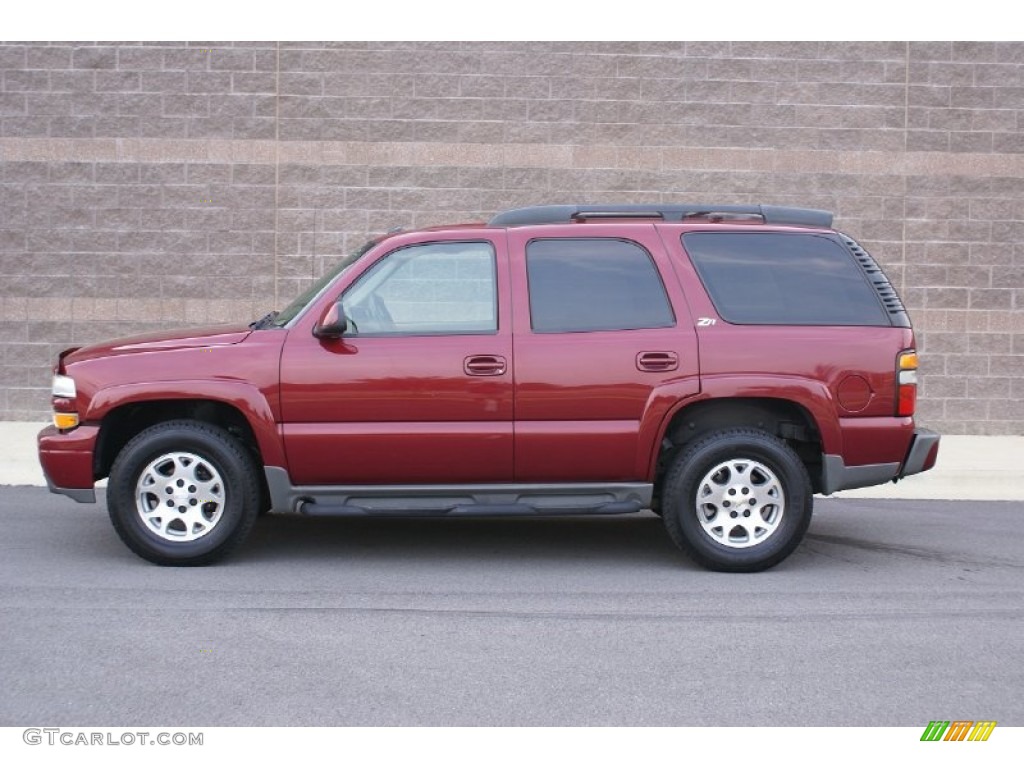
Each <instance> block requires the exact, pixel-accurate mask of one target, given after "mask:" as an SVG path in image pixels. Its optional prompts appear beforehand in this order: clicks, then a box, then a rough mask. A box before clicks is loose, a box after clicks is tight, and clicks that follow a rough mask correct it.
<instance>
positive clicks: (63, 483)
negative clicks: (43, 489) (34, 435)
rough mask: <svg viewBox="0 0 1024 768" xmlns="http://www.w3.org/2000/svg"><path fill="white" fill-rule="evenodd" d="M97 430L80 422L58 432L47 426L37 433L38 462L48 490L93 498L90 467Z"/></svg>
mask: <svg viewBox="0 0 1024 768" xmlns="http://www.w3.org/2000/svg"><path fill="white" fill-rule="evenodd" d="M99 431H100V430H99V427H92V426H80V427H76V428H75V429H73V430H71V431H70V432H61V431H60V430H59V429H57V428H56V427H54V426H49V427H45V428H44V429H43V430H42V431H41V432H40V433H39V437H38V443H39V463H40V464H41V465H42V467H43V474H44V475H46V484H47V485H48V486H49V487H50V492H51V493H60V494H63V495H64V496H69V497H71V498H72V499H74V500H75V501H79V502H95V501H96V491H95V490H94V488H95V481H94V480H93V472H92V468H93V454H94V450H95V447H96V438H97V436H98V435H99Z"/></svg>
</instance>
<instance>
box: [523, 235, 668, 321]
mask: <svg viewBox="0 0 1024 768" xmlns="http://www.w3.org/2000/svg"><path fill="white" fill-rule="evenodd" d="M526 272H527V277H528V279H529V283H530V321H531V326H532V328H533V330H534V331H537V332H540V333H557V332H564V331H611V330H629V329H633V328H665V327H668V326H671V325H673V324H674V323H675V317H674V316H673V314H672V307H671V306H670V305H669V302H668V297H667V296H666V295H665V286H664V285H662V283H661V277H660V276H659V275H658V270H657V267H655V266H654V262H653V261H652V260H651V257H650V254H648V253H647V251H645V250H644V249H643V248H641V247H640V246H638V245H637V244H636V243H630V242H626V241H625V240H611V239H597V238H594V239H559V240H533V241H531V242H530V244H529V245H527V247H526Z"/></svg>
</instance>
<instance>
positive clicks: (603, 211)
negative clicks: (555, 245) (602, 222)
mask: <svg viewBox="0 0 1024 768" xmlns="http://www.w3.org/2000/svg"><path fill="white" fill-rule="evenodd" d="M736 214H746V215H754V216H760V217H761V219H762V220H763V221H764V223H765V224H779V225H789V226H797V227H819V228H821V229H830V228H831V227H832V213H831V212H830V211H822V210H818V209H815V208H787V207H783V206H778V205H657V204H655V205H534V206H530V207H528V208H513V209H511V210H508V211H502V212H501V213H499V214H497V215H496V216H494V217H493V218H492V219H491V220H490V221H489V222H488V224H489V225H490V226H492V227H523V226H527V225H530V224H572V223H573V222H575V221H579V220H581V219H601V218H605V219H608V218H661V219H662V220H664V221H683V220H684V219H687V218H694V217H702V218H713V217H715V216H717V215H720V216H721V217H722V219H724V220H728V219H729V218H730V217H731V216H735V215H736Z"/></svg>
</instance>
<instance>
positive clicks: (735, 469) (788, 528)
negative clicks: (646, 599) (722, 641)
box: [661, 428, 814, 572]
mask: <svg viewBox="0 0 1024 768" xmlns="http://www.w3.org/2000/svg"><path fill="white" fill-rule="evenodd" d="M698 498H700V499H702V501H700V503H698ZM813 503H814V501H813V493H812V490H811V482H810V478H809V477H808V475H807V468H806V467H805V466H804V464H803V462H802V461H800V458H799V457H798V456H797V455H796V453H794V451H793V449H792V448H790V447H789V446H788V445H787V444H786V443H785V442H783V441H782V440H780V439H779V438H777V437H775V436H773V435H770V434H768V433H767V432H762V431H761V430H758V429H747V428H735V429H724V430H721V431H719V432H713V433H711V434H709V435H706V436H704V437H701V438H698V439H697V440H695V441H694V442H693V443H692V444H690V445H687V446H686V447H685V448H684V449H683V450H682V451H681V452H680V453H679V455H678V456H676V458H675V459H674V460H673V462H672V466H671V468H670V469H669V472H668V474H667V475H666V477H665V485H664V488H663V490H662V510H661V511H662V520H663V521H664V523H665V529H666V530H667V531H668V535H669V537H670V538H671V539H672V541H673V542H674V543H675V545H676V546H677V547H679V548H680V549H682V550H683V551H684V552H686V553H687V554H688V555H689V556H690V557H691V558H693V560H695V561H696V562H698V563H699V564H701V565H703V566H704V567H706V568H709V569H711V570H714V571H730V572H752V571H762V570H764V569H766V568H771V567H772V566H773V565H777V564H778V563H780V562H782V561H783V560H784V559H785V558H786V557H788V556H789V555H790V554H791V553H792V552H793V550H795V549H796V548H797V546H798V545H799V544H800V542H801V541H802V540H803V537H804V534H805V533H806V532H807V526H808V525H810V522H811V512H812V509H813Z"/></svg>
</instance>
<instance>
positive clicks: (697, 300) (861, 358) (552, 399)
mask: <svg viewBox="0 0 1024 768" xmlns="http://www.w3.org/2000/svg"><path fill="white" fill-rule="evenodd" d="M751 228H752V226H751V225H731V224H724V223H723V224H701V223H685V224H661V223H658V224H646V225H645V224H640V223H638V222H636V221H632V220H625V221H619V222H602V223H597V222H592V223H587V224H572V225H564V226H545V227H542V228H538V227H521V228H513V229H510V230H507V231H506V230H503V229H490V228H487V227H484V226H479V225H467V226H461V227H445V228H439V229H437V230H429V231H419V232H410V233H400V234H395V235H391V236H388V237H386V238H383V239H382V240H381V241H380V242H378V243H377V244H376V245H375V246H374V247H373V248H372V249H371V250H370V251H369V252H368V253H367V254H366V256H365V257H364V258H363V259H362V260H361V261H360V262H359V263H357V264H356V265H354V266H353V267H352V268H351V269H349V270H348V271H347V272H346V273H345V274H344V275H342V277H341V279H339V280H338V281H337V282H336V283H335V284H334V285H333V286H332V287H331V288H330V289H329V290H327V291H325V292H324V294H322V295H321V296H320V297H319V298H318V299H317V300H316V301H314V302H313V303H312V304H311V305H310V307H308V308H307V311H306V312H305V313H304V314H303V315H301V316H300V317H299V318H298V319H297V320H296V322H295V324H294V326H293V327H292V328H291V330H287V331H286V330H281V329H268V330H261V331H250V329H249V328H248V327H245V326H219V327H214V328H205V329H199V330H189V331H167V332H164V333H159V334H146V335H142V336H135V337H130V338H125V339H118V340H115V341H111V342H107V343H104V344H97V345H93V346H90V347H85V348H82V349H78V350H75V351H72V352H70V353H67V354H65V355H63V356H62V359H61V360H60V362H59V370H60V371H61V372H64V371H66V372H67V373H68V374H69V375H71V376H72V377H73V378H74V380H75V383H76V387H77V398H76V400H75V402H74V404H73V405H74V407H75V408H76V409H77V410H78V412H79V414H80V416H81V418H82V422H83V425H82V426H80V427H78V428H77V429H74V430H72V431H70V432H68V433H60V432H58V431H57V430H56V429H55V428H53V427H49V428H47V429H45V430H43V432H42V433H40V436H39V450H40V460H41V462H42V464H43V466H44V469H45V471H46V473H47V476H48V477H49V478H50V480H51V482H53V483H54V484H55V485H57V486H60V487H66V488H91V487H92V485H93V481H94V480H95V479H97V478H94V477H93V473H92V453H93V449H94V446H95V441H96V437H97V433H98V429H99V424H100V423H101V422H102V420H103V419H104V418H105V417H106V416H107V415H109V414H110V413H111V412H112V411H113V410H114V409H116V408H118V407H121V406H124V405H127V404H131V403H139V402H144V401H153V400H182V399H205V400H216V401H219V402H223V403H226V404H229V405H232V406H233V407H235V408H237V409H238V410H239V411H241V413H242V414H243V415H244V416H245V417H246V419H247V420H248V422H249V424H250V425H251V427H252V429H253V432H254V434H255V435H256V439H257V442H258V445H259V448H260V451H261V454H262V458H263V461H264V463H265V464H266V465H269V466H282V467H286V468H288V470H289V472H290V475H291V478H292V480H293V482H295V483H307V484H347V483H367V484H371V483H381V484H396V483H397V484H401V483H448V484H450V483H460V482H478V483H479V482H509V481H512V480H515V481H520V482H559V483H568V482H586V481H598V482H601V481H603V482H612V481H629V480H646V481H651V480H652V479H653V478H654V472H655V465H656V461H657V457H658V452H659V450H660V446H661V443H662V440H663V438H664V436H665V434H666V430H667V429H668V428H669V425H670V423H671V421H672V419H673V417H674V416H675V415H676V414H678V413H679V412H680V411H681V409H683V408H685V407H687V406H689V405H691V404H693V403H696V402H700V401H706V400H711V399H719V398H734V397H744V398H772V399H777V400H784V401H788V402H790V403H794V404H797V405H799V406H800V407H802V408H804V409H805V410H806V411H807V413H808V414H809V415H810V417H811V418H812V419H813V420H814V422H815V424H816V426H817V428H818V431H819V432H820V434H821V438H822V448H823V450H824V452H825V453H831V454H837V455H841V456H842V457H843V459H844V462H845V464H846V465H847V466H856V465H861V464H878V463H888V462H899V461H902V459H903V458H904V457H905V455H906V452H907V447H908V445H909V442H910V440H911V437H912V435H913V430H914V426H913V424H914V423H913V419H912V418H900V417H896V416H894V414H895V413H896V408H897V387H896V369H895V361H896V356H897V355H898V353H899V352H900V351H902V350H905V349H910V348H913V346H914V336H913V333H912V332H911V331H910V330H908V329H900V328H873V327H872V328H865V327H792V326H772V327H768V326H738V325H731V324H729V323H727V322H726V321H724V320H722V318H720V317H719V316H718V314H717V312H716V311H715V308H714V306H713V304H712V303H711V301H710V300H709V298H708V296H707V294H706V292H705V291H704V289H703V287H702V285H701V283H700V280H699V277H698V276H697V274H696V272H695V270H694V269H693V267H692V265H691V263H690V261H689V258H688V257H687V255H686V253H685V251H684V250H683V248H682V245H681V242H680V235H681V233H682V232H684V231H690V230H701V229H703V230H713V231H723V230H749V229H751ZM796 231H805V232H806V231H808V230H806V229H802V230H796ZM559 236H571V237H616V238H620V239H625V240H630V241H633V242H636V243H638V244H640V245H641V246H642V247H644V248H645V249H646V250H647V251H648V252H649V253H650V254H651V256H652V258H653V259H654V261H655V263H656V264H657V265H658V268H659V271H660V272H661V275H662V278H663V281H664V284H665V289H666V291H667V293H668V296H669V299H670V301H671V303H672V306H673V308H674V311H675V316H676V325H675V327H673V328H662V329H650V330H636V331H612V332H604V331H602V332H593V333H545V334H534V333H533V332H532V330H531V328H530V316H529V299H528V295H527V279H526V269H525V260H524V256H523V252H524V248H525V245H526V244H527V243H528V242H529V240H530V239H532V238H534V237H545V238H549V237H559ZM468 240H473V241H488V242H490V243H491V244H492V246H493V247H494V249H495V253H496V259H497V262H496V263H497V266H498V280H497V291H498V331H497V333H494V334H477V335H462V336H459V335H453V336H420V337H413V336H407V337H377V338H370V337H362V338H360V337H348V338H343V339H339V340H333V341H332V340H320V339H317V338H315V337H314V336H313V335H312V329H313V325H314V324H315V323H316V321H317V320H318V319H319V318H320V317H321V316H322V315H323V313H324V312H325V311H326V310H327V309H328V308H329V307H330V306H331V305H332V304H333V303H334V302H335V301H336V300H337V298H338V297H339V296H340V295H341V293H342V292H343V291H344V290H345V289H346V288H347V287H348V286H349V285H351V284H352V282H353V281H355V280H356V279H357V278H358V277H359V275H360V274H362V272H363V271H364V270H366V269H368V268H369V267H370V266H372V264H373V263H375V262H376V261H377V260H378V259H380V258H382V257H383V256H384V255H386V254H387V253H390V252H391V251H393V250H394V249H396V248H399V247H403V246H406V245H411V244H414V243H422V242H438V241H468ZM698 321H699V322H698ZM645 352H655V353H667V354H671V355H675V357H676V358H677V359H678V367H677V368H676V369H674V370H665V371H656V370H655V371H651V370H646V371H645V370H640V369H639V367H638V365H637V362H636V361H637V356H638V355H639V354H641V353H645ZM473 356H493V357H501V358H504V359H505V360H506V361H507V363H508V365H507V367H506V369H505V371H504V372H503V373H500V374H498V375H488V376H475V375H471V371H470V370H467V368H466V365H465V363H466V360H467V358H470V357H473ZM778 371H785V372H786V373H785V375H781V374H779V373H778ZM851 376H855V377H859V378H860V379H862V380H863V381H864V382H865V386H866V387H867V388H868V389H869V390H870V397H866V398H865V396H864V392H863V391H862V390H863V387H862V386H860V385H858V390H857V391H858V393H859V395H858V397H853V398H847V404H848V405H849V406H850V408H849V409H844V408H843V407H842V404H841V403H840V402H839V400H838V393H839V392H840V391H842V388H843V386H844V384H843V382H844V381H849V377H851ZM846 386H847V388H848V387H849V385H846ZM865 399H866V400H867V402H863V401H864V400H865ZM64 406H65V407H69V404H64ZM935 450H937V448H936V449H935ZM935 450H933V452H932V455H930V456H929V457H928V463H927V467H926V468H928V467H931V466H932V465H933V464H934V461H935V456H934V453H935Z"/></svg>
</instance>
